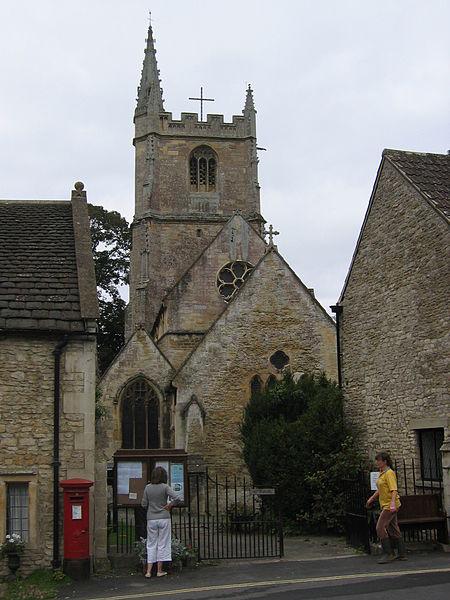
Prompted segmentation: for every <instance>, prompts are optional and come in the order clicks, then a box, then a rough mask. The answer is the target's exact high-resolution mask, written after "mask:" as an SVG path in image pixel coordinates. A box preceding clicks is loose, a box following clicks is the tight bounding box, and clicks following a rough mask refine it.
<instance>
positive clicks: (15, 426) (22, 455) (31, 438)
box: [0, 335, 96, 573]
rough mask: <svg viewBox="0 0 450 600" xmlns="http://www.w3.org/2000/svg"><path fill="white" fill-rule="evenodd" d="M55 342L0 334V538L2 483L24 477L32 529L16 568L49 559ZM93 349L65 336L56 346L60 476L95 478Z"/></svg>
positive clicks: (3, 510)
mask: <svg viewBox="0 0 450 600" xmlns="http://www.w3.org/2000/svg"><path fill="white" fill-rule="evenodd" d="M57 341H58V340H57V339H56V338H55V339H51V338H48V337H47V338H38V337H35V338H30V337H29V338H26V337H23V336H22V337H17V336H13V335H9V336H5V337H2V339H0V398H1V402H0V465H1V466H0V539H4V535H5V526H6V505H5V503H6V485H7V483H8V482H19V481H21V482H27V483H28V486H29V497H30V511H29V518H30V527H31V531H30V543H29V544H27V549H26V552H25V556H24V559H23V568H22V569H21V572H22V573H27V572H29V571H31V570H33V569H34V568H37V567H48V566H49V565H50V561H51V559H52V548H53V541H52V540H53V496H52V489H53V488H52V486H53V470H52V460H53V390H54V384H53V377H54V356H53V350H54V348H55V346H56V343H57ZM95 352H96V347H95V340H92V341H91V340H71V341H69V344H68V346H67V347H66V348H65V350H64V351H63V355H62V362H61V392H62V406H61V443H60V457H61V468H60V478H61V479H68V478H72V477H82V478H86V479H92V480H93V479H94V446H95V441H94V434H95ZM61 500H62V495H61ZM61 505H62V504H61ZM91 531H92V528H91ZM61 534H62V524H61ZM61 541H62V535H61ZM61 549H62V544H61ZM61 556H62V555H61ZM3 566H4V564H3V561H2V568H3Z"/></svg>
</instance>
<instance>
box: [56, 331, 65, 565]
mask: <svg viewBox="0 0 450 600" xmlns="http://www.w3.org/2000/svg"><path fill="white" fill-rule="evenodd" d="M68 340H69V337H68V336H67V335H65V336H64V337H63V338H61V340H60V341H59V342H58V343H57V344H56V346H55V349H54V350H53V356H54V358H55V364H54V387H53V462H52V465H53V560H52V567H53V568H54V569H59V568H60V567H61V558H60V555H59V467H60V465H61V463H60V461H59V424H60V423H59V422H60V404H61V355H62V353H63V350H64V348H65V347H66V346H67V343H68Z"/></svg>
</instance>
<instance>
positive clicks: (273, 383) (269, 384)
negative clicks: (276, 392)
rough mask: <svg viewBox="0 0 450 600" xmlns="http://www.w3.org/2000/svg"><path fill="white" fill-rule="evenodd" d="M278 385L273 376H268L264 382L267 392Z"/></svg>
mask: <svg viewBox="0 0 450 600" xmlns="http://www.w3.org/2000/svg"><path fill="white" fill-rule="evenodd" d="M277 383H278V380H277V378H276V377H275V375H269V377H268V378H267V381H266V389H267V390H271V389H272V388H273V387H275V386H276V385H277Z"/></svg>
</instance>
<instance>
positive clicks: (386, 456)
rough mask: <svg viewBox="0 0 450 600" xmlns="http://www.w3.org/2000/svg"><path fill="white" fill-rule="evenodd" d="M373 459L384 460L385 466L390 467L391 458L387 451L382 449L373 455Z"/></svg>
mask: <svg viewBox="0 0 450 600" xmlns="http://www.w3.org/2000/svg"><path fill="white" fill-rule="evenodd" d="M375 460H382V461H384V462H385V463H386V464H387V466H388V467H390V468H391V469H392V459H391V457H390V455H389V453H388V452H385V451H384V450H383V451H382V452H378V454H376V455H375Z"/></svg>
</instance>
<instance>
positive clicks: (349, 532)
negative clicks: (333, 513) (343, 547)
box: [343, 471, 376, 554]
mask: <svg viewBox="0 0 450 600" xmlns="http://www.w3.org/2000/svg"><path fill="white" fill-rule="evenodd" d="M343 483H344V490H345V532H346V537H347V543H348V544H349V545H350V546H354V547H355V548H362V549H363V550H364V551H365V552H367V554H370V542H371V541H376V532H375V530H374V527H375V526H374V523H373V513H371V512H370V514H369V511H368V510H367V509H366V502H367V499H368V498H369V496H370V485H369V476H368V473H365V472H364V471H361V472H360V473H358V474H356V475H355V476H354V477H353V478H352V479H346V480H344V482H343Z"/></svg>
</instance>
